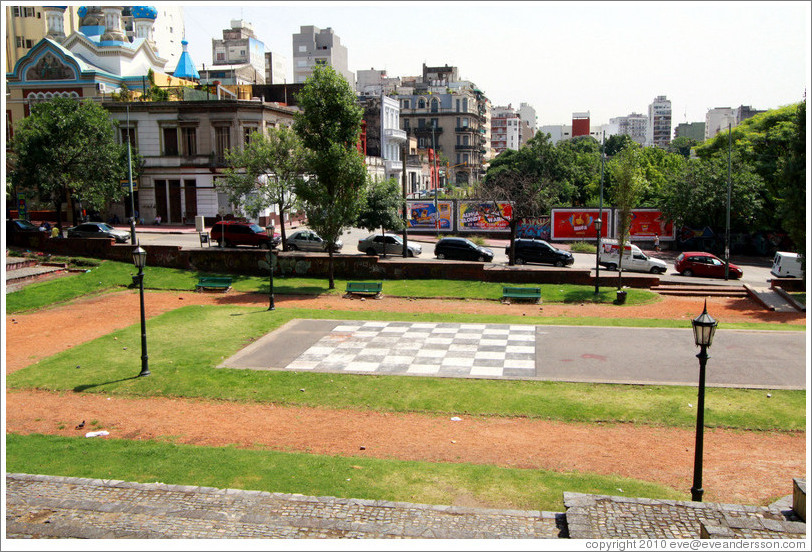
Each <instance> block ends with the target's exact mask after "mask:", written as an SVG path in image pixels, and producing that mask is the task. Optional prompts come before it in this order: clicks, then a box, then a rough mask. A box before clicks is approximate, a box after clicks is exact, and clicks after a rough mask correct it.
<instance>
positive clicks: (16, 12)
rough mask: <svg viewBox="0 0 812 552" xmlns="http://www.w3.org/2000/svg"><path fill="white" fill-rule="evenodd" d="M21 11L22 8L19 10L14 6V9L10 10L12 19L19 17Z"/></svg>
mask: <svg viewBox="0 0 812 552" xmlns="http://www.w3.org/2000/svg"><path fill="white" fill-rule="evenodd" d="M21 10H22V8H19V7H16V6H15V7H13V8H11V15H13V16H14V17H21V14H20V12H21Z"/></svg>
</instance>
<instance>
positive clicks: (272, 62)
mask: <svg viewBox="0 0 812 552" xmlns="http://www.w3.org/2000/svg"><path fill="white" fill-rule="evenodd" d="M287 83H288V58H286V57H285V56H283V55H282V54H277V53H276V52H265V84H287Z"/></svg>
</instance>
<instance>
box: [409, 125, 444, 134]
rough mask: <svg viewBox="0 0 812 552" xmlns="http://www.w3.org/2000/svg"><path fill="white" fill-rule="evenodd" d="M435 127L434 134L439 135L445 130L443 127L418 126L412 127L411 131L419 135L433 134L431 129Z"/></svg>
mask: <svg viewBox="0 0 812 552" xmlns="http://www.w3.org/2000/svg"><path fill="white" fill-rule="evenodd" d="M432 129H434V135H435V136H437V135H439V134H441V133H442V132H443V127H430V126H427V127H417V128H413V129H411V131H412V132H413V133H414V134H415V135H418V136H431V131H432Z"/></svg>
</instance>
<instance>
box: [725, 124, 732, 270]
mask: <svg viewBox="0 0 812 552" xmlns="http://www.w3.org/2000/svg"><path fill="white" fill-rule="evenodd" d="M732 131H733V126H732V125H731V124H730V122H728V123H727V215H726V217H725V280H727V279H728V276H729V274H730V151H731V149H733V134H732Z"/></svg>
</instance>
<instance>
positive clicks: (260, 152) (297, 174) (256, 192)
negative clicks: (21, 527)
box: [217, 126, 305, 251]
mask: <svg viewBox="0 0 812 552" xmlns="http://www.w3.org/2000/svg"><path fill="white" fill-rule="evenodd" d="M226 163H227V164H228V165H229V168H227V169H225V170H224V171H223V173H224V174H225V175H226V177H225V178H224V179H222V180H221V181H220V182H219V183H218V186H217V187H218V189H219V190H222V191H223V192H225V193H227V194H228V197H229V201H230V202H231V203H233V204H234V205H238V206H240V207H241V208H242V209H243V210H245V211H246V212H247V213H248V214H250V215H251V216H252V217H256V216H257V215H258V214H259V212H260V211H262V210H263V209H267V208H268V207H270V206H272V205H274V206H276V207H277V210H278V211H279V220H280V230H279V231H280V233H281V234H282V250H283V251H287V247H288V245H287V235H286V234H285V214H286V213H288V212H289V211H291V210H292V209H293V208H294V207H295V205H296V194H295V193H294V192H295V189H296V187H297V186H301V184H302V183H303V182H304V172H305V150H304V146H303V145H302V141H301V140H300V139H299V136H298V135H297V134H296V133H295V132H294V131H293V130H292V129H290V128H288V127H285V126H281V127H277V128H271V129H268V134H267V135H264V134H262V133H261V132H254V133H252V134H251V135H250V138H249V141H248V144H247V145H246V146H245V147H244V148H243V149H231V150H229V151H228V152H227V153H226Z"/></svg>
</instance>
